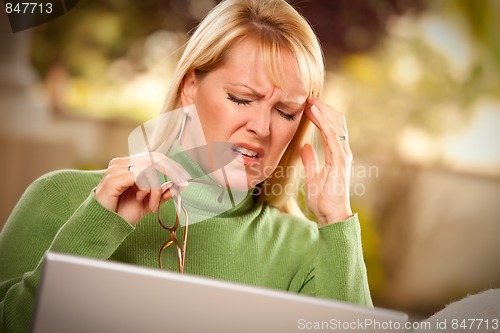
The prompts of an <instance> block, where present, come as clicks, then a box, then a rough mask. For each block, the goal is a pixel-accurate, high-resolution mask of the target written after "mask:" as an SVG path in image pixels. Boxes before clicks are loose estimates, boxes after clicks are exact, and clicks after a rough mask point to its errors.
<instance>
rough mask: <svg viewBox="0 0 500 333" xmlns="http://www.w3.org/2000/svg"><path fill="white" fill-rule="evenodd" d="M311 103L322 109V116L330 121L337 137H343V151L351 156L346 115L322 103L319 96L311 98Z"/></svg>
mask: <svg viewBox="0 0 500 333" xmlns="http://www.w3.org/2000/svg"><path fill="white" fill-rule="evenodd" d="M312 101H313V103H315V104H316V105H317V106H318V107H319V108H320V110H324V112H323V111H322V112H323V113H324V116H325V118H326V119H327V121H328V122H329V123H330V125H331V126H332V127H333V128H334V130H335V132H336V135H337V138H339V140H340V137H344V138H345V139H344V140H340V141H342V142H341V143H342V148H343V150H344V152H345V153H346V154H347V156H348V157H349V156H350V157H351V158H352V151H351V147H350V146H349V142H348V138H349V133H348V130H347V123H346V117H345V115H344V114H343V113H342V112H340V111H337V110H336V109H334V108H332V107H330V106H329V105H328V104H326V103H324V102H323V101H322V100H320V99H319V98H315V99H312Z"/></svg>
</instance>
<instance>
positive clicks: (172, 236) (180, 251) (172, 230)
mask: <svg viewBox="0 0 500 333" xmlns="http://www.w3.org/2000/svg"><path fill="white" fill-rule="evenodd" d="M188 182H190V183H200V184H205V185H210V186H215V187H219V188H220V189H221V194H220V195H219V197H218V198H217V202H218V203H222V200H223V198H224V189H223V187H222V185H221V184H218V183H213V182H208V181H204V180H200V179H191V180H188ZM171 184H172V185H171V187H174V188H175V189H176V190H177V191H176V195H175V197H176V210H175V222H174V225H173V226H172V227H167V226H166V225H165V223H163V221H162V218H161V211H160V210H161V204H160V205H158V210H157V217H158V223H159V224H160V226H161V227H162V228H163V229H165V230H167V231H168V233H169V238H168V240H167V241H166V242H165V243H164V244H163V245H162V246H161V248H160V251H159V252H158V266H159V267H160V269H163V265H162V255H163V251H164V250H165V249H167V248H168V247H169V246H170V245H172V244H174V245H175V248H176V250H177V259H178V262H179V272H180V273H181V274H182V273H184V264H185V262H186V245H187V236H188V227H189V213H188V211H187V209H186V207H185V206H184V204H183V203H182V199H181V194H180V190H179V188H178V187H177V186H176V185H175V184H173V183H171ZM181 211H182V212H184V216H185V217H186V221H185V226H184V234H183V239H182V246H181V244H179V240H178V239H177V228H178V227H179V222H180V218H181Z"/></svg>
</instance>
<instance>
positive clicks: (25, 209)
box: [0, 170, 372, 332]
mask: <svg viewBox="0 0 500 333" xmlns="http://www.w3.org/2000/svg"><path fill="white" fill-rule="evenodd" d="M188 172H190V174H191V175H193V173H192V172H193V170H188ZM102 176H103V171H76V170H66V171H56V172H53V173H50V174H47V175H45V176H43V177H41V178H40V179H38V180H37V181H35V182H34V183H33V184H32V185H30V187H29V188H28V189H27V191H26V192H25V194H24V195H23V197H22V198H21V200H20V201H19V203H18V204H17V206H16V208H15V209H14V211H13V212H12V214H11V216H10V218H9V220H8V221H7V223H6V225H5V227H4V229H3V230H2V232H1V233H0V331H1V332H26V331H28V330H29V325H30V321H31V315H32V311H33V307H34V302H35V296H36V290H37V287H38V284H39V280H40V275H41V263H42V261H43V256H44V253H45V252H46V251H48V250H50V251H55V252H62V253H68V254H74V255H79V256H85V257H91V258H98V259H104V260H113V261H118V262H124V263H130V264H135V265H140V266H145V267H155V268H156V267H158V262H157V255H158V251H159V248H160V246H161V245H162V244H163V243H164V242H165V241H166V240H167V237H168V234H167V231H166V230H164V229H162V228H161V227H160V226H159V224H158V221H157V219H156V215H155V214H148V215H146V217H145V218H144V219H143V220H142V221H140V222H139V223H138V224H137V226H136V227H135V228H134V227H133V226H131V225H130V224H128V223H127V222H126V221H125V220H124V219H122V218H121V217H120V216H119V215H117V214H116V213H114V212H111V211H109V210H106V209H105V208H104V207H102V206H101V205H100V203H99V202H98V201H97V200H96V199H95V196H94V191H93V189H94V188H95V187H96V186H97V184H98V183H99V181H100V179H101V178H102ZM207 187H208V189H207ZM210 188H212V190H215V189H214V188H213V187H211V186H206V185H205V187H203V185H200V186H197V184H191V185H189V186H188V187H187V188H186V189H185V190H183V191H182V197H183V199H184V198H188V199H190V200H186V205H187V204H188V203H189V207H188V210H189V211H190V216H191V215H192V216H193V217H194V218H195V219H196V215H197V214H201V215H202V214H203V213H204V212H206V211H209V210H210V207H211V205H213V202H214V200H215V199H214V198H216V196H214V193H209V192H210V191H211V190H210ZM215 191H216V190H215ZM167 205H168V207H167V208H166V209H165V210H166V212H167V213H168V214H167V215H169V216H174V205H173V203H172V201H169V202H168V203H167ZM198 220H199V218H198ZM180 239H182V237H180ZM165 252H166V253H165V257H164V260H163V266H164V268H165V269H169V270H173V271H177V270H178V266H177V265H178V264H177V255H176V253H175V251H174V249H173V248H168V249H166V250H165ZM185 265H186V266H185V273H186V274H195V275H200V276H205V277H209V278H215V279H221V280H227V281H233V282H237V283H243V284H249V285H254V286H262V287H268V288H274V289H280V290H288V291H292V292H296V293H300V294H306V295H315V296H318V297H325V298H331V299H336V300H341V301H346V302H352V303H358V304H363V305H367V306H371V305H372V302H371V297H370V292H369V289H368V283H367V277H366V269H365V265H364V261H363V254H362V249H361V242H360V227H359V222H358V220H357V216H354V217H352V218H350V219H348V220H346V221H343V222H340V223H336V224H332V225H328V226H324V227H320V228H318V227H317V225H316V224H315V223H313V222H311V221H308V220H305V219H303V218H298V217H295V216H292V215H289V214H284V213H281V212H280V211H279V210H278V209H276V208H273V207H271V206H268V205H266V204H263V203H261V202H260V201H259V200H257V199H256V198H255V197H254V196H252V195H248V196H247V197H246V198H245V199H244V200H243V201H242V202H241V203H239V204H238V205H237V206H236V207H233V208H231V209H229V210H228V211H226V212H224V213H222V214H220V215H218V216H215V217H211V218H209V219H208V220H206V221H202V222H198V223H195V224H192V225H190V226H189V233H188V242H187V250H186V264H185Z"/></svg>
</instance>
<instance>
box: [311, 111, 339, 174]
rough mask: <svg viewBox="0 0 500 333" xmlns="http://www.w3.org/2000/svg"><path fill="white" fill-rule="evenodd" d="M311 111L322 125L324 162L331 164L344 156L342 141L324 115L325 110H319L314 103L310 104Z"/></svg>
mask: <svg viewBox="0 0 500 333" xmlns="http://www.w3.org/2000/svg"><path fill="white" fill-rule="evenodd" d="M311 111H312V112H313V113H314V115H315V117H316V118H317V119H318V120H320V124H321V126H322V131H321V133H322V135H323V143H324V145H325V162H326V163H328V164H329V165H333V163H334V160H335V159H339V158H342V157H343V156H345V152H344V148H343V146H342V143H341V142H340V140H338V137H337V134H336V133H335V131H334V130H333V128H332V126H331V125H330V122H329V121H328V119H327V118H326V116H325V112H322V111H320V109H319V108H318V107H317V106H316V105H312V106H311ZM329 156H331V158H329Z"/></svg>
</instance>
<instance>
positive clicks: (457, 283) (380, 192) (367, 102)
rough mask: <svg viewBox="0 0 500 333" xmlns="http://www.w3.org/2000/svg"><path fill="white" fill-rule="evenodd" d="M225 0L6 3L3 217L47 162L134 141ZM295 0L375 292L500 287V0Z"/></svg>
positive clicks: (0, 55) (1, 100)
mask: <svg viewBox="0 0 500 333" xmlns="http://www.w3.org/2000/svg"><path fill="white" fill-rule="evenodd" d="M216 2H217V1H215V0H143V1H134V0H102V1H89V0H82V1H80V2H79V3H78V4H77V5H76V6H75V7H74V8H73V9H72V10H71V11H69V12H67V13H66V14H65V15H63V16H61V17H59V18H57V19H54V20H52V21H50V22H47V23H44V24H41V25H39V26H37V27H34V28H32V29H28V30H24V31H20V32H16V33H13V32H12V30H11V28H10V26H9V20H8V18H7V15H6V14H5V13H4V12H3V11H2V13H0V42H1V47H0V156H1V161H2V162H1V163H0V172H1V174H2V175H3V177H2V186H1V188H0V228H1V227H2V226H3V224H4V223H5V221H6V220H7V218H8V215H9V214H10V212H11V210H12V208H13V207H14V205H15V203H16V202H17V200H18V199H19V197H20V196H21V195H22V193H23V191H24V190H25V189H26V187H27V186H28V185H29V184H30V183H31V182H32V181H33V180H34V179H36V178H37V177H39V176H40V175H42V174H43V173H45V172H48V171H51V170H55V169H61V168H80V169H96V168H105V167H106V166H107V163H108V161H109V160H110V159H111V158H113V157H116V156H123V155H127V152H128V148H127V137H128V134H129V133H130V132H131V130H132V129H133V128H135V127H136V126H137V125H138V124H139V123H140V122H143V121H145V120H147V119H149V118H151V117H154V116H155V115H157V114H158V112H160V110H161V108H162V104H163V98H164V95H165V91H166V87H167V84H168V80H169V76H170V75H171V73H172V71H173V68H174V67H175V64H176V61H177V59H178V57H179V55H180V53H181V51H182V46H183V44H184V43H185V41H186V39H187V37H188V34H189V31H190V30H191V29H192V28H194V27H195V26H196V24H197V23H198V22H199V21H200V20H201V19H202V18H203V16H204V15H205V14H206V13H207V12H208V11H209V10H210V9H211V8H212V7H213V6H214V5H215V4H216ZM291 3H293V4H294V5H295V6H296V8H298V9H299V11H300V12H301V13H302V14H303V15H304V16H305V17H306V18H307V19H308V20H309V21H310V22H311V25H312V26H313V28H314V29H315V31H316V32H317V34H318V36H319V39H320V41H321V43H322V45H323V48H324V52H325V58H326V63H327V71H328V74H327V82H326V90H325V93H324V96H323V98H324V100H325V101H326V102H328V103H329V104H330V105H332V106H334V107H335V108H337V109H339V110H341V111H343V112H345V114H346V117H347V121H348V126H349V135H350V144H351V147H352V150H353V152H354V155H355V160H354V166H353V170H352V176H353V179H352V186H351V195H352V204H353V208H354V210H355V211H357V212H358V213H359V216H360V219H361V223H362V228H363V244H364V251H365V259H366V262H367V267H368V274H369V279H370V284H371V288H372V293H373V298H374V302H375V305H377V306H382V307H387V308H392V309H397V310H402V311H407V312H411V313H412V314H415V315H416V316H422V317H427V316H429V315H430V314H432V313H434V312H435V311H437V310H439V309H441V308H443V307H444V306H445V305H446V304H448V303H450V302H452V301H454V300H458V299H460V298H462V297H464V296H466V295H468V294H472V293H476V292H479V291H482V290H485V289H489V288H499V287H500V265H499V261H498V260H499V259H498V258H500V242H499V235H500V144H499V143H500V130H499V129H500V29H498V26H497V24H496V22H495V20H498V17H500V1H496V0H435V1H430V0H354V1H352V0H335V1H330V0H297V1H291ZM495 26H497V28H494V27H495Z"/></svg>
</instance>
